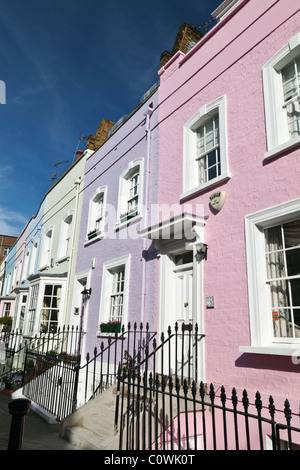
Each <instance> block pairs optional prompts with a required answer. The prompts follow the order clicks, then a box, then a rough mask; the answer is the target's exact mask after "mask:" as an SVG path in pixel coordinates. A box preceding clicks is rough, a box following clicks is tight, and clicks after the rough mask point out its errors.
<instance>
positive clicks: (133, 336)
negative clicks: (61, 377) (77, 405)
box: [80, 322, 156, 402]
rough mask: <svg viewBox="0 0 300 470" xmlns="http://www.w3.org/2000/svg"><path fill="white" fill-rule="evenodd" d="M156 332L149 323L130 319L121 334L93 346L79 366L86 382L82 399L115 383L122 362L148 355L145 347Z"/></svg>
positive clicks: (132, 360)
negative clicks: (97, 346)
mask: <svg viewBox="0 0 300 470" xmlns="http://www.w3.org/2000/svg"><path fill="white" fill-rule="evenodd" d="M155 336H156V332H155V331H150V330H149V324H148V323H147V324H146V326H145V327H144V325H143V323H140V325H139V326H138V325H137V323H136V322H135V323H134V324H133V325H132V324H131V323H130V322H129V323H128V325H127V330H125V326H124V325H123V326H122V329H121V332H120V334H118V333H114V334H112V335H108V336H107V337H105V336H104V337H103V339H102V341H101V344H100V349H99V350H98V348H96V347H95V348H94V350H93V353H92V354H90V353H87V355H86V360H85V362H83V363H82V365H81V367H80V380H81V382H82V383H83V384H84V396H83V402H87V401H89V400H90V399H91V398H93V397H95V396H96V395H97V394H99V393H102V392H103V391H104V390H106V389H107V388H109V387H110V386H112V385H114V384H115V383H116V379H117V374H118V367H119V364H121V365H122V367H123V368H126V367H128V364H135V363H136V362H137V361H138V360H139V358H145V357H146V351H147V350H148V348H149V345H150V343H151V341H153V340H154V339H155Z"/></svg>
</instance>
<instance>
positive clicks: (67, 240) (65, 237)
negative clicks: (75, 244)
mask: <svg viewBox="0 0 300 470" xmlns="http://www.w3.org/2000/svg"><path fill="white" fill-rule="evenodd" d="M73 225H74V211H69V212H68V213H67V214H66V215H65V216H64V218H63V220H62V222H61V229H60V237H59V238H60V239H59V245H58V253H57V260H56V261H57V262H61V261H63V260H65V259H66V258H68V257H69V256H70V252H71V244H72V237H73Z"/></svg>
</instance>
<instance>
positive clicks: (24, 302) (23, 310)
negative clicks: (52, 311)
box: [18, 294, 27, 331]
mask: <svg viewBox="0 0 300 470" xmlns="http://www.w3.org/2000/svg"><path fill="white" fill-rule="evenodd" d="M20 295H21V297H20V312H19V326H18V328H19V329H20V330H21V331H23V328H24V321H25V313H26V305H27V295H24V294H20Z"/></svg>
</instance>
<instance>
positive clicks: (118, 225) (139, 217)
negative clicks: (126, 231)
mask: <svg viewBox="0 0 300 470" xmlns="http://www.w3.org/2000/svg"><path fill="white" fill-rule="evenodd" d="M142 218H143V216H142V214H137V215H136V216H134V217H132V218H131V219H127V220H125V221H124V222H117V223H116V226H115V232H117V231H118V230H121V229H122V228H125V227H127V226H128V225H130V224H131V223H132V222H134V223H136V222H140V221H141V220H142Z"/></svg>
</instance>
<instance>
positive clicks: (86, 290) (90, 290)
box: [81, 288, 92, 295]
mask: <svg viewBox="0 0 300 470" xmlns="http://www.w3.org/2000/svg"><path fill="white" fill-rule="evenodd" d="M91 293H92V288H90V289H84V290H83V291H82V292H81V294H82V295H91Z"/></svg>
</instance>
